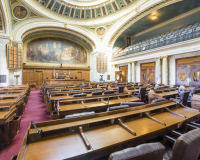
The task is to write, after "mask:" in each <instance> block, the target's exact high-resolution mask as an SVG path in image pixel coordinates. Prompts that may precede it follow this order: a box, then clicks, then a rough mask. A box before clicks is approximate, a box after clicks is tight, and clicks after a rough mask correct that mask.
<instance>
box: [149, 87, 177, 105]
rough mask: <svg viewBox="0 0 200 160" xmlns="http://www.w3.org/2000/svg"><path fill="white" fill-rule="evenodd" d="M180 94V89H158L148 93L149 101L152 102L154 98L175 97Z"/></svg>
mask: <svg viewBox="0 0 200 160" xmlns="http://www.w3.org/2000/svg"><path fill="white" fill-rule="evenodd" d="M176 95H178V91H177V90H175V89H158V90H150V91H149V93H148V96H149V103H151V102H152V100H154V99H161V98H166V99H170V98H175V96H176Z"/></svg>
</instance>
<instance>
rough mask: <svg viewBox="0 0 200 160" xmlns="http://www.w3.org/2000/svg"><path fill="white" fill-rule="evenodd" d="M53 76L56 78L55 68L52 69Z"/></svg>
mask: <svg viewBox="0 0 200 160" xmlns="http://www.w3.org/2000/svg"><path fill="white" fill-rule="evenodd" d="M53 76H54V77H56V71H55V67H53Z"/></svg>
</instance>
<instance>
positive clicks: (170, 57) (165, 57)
mask: <svg viewBox="0 0 200 160" xmlns="http://www.w3.org/2000/svg"><path fill="white" fill-rule="evenodd" d="M161 58H171V56H168V55H167V56H162V57H161Z"/></svg>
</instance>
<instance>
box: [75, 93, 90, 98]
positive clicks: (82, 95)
mask: <svg viewBox="0 0 200 160" xmlns="http://www.w3.org/2000/svg"><path fill="white" fill-rule="evenodd" d="M86 96H87V93H83V94H73V98H74V97H86Z"/></svg>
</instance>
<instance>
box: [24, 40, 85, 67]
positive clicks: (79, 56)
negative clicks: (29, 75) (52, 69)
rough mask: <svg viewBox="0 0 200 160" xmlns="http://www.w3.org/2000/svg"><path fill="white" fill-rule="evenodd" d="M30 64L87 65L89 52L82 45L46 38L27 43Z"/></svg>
mask: <svg viewBox="0 0 200 160" xmlns="http://www.w3.org/2000/svg"><path fill="white" fill-rule="evenodd" d="M26 54H27V62H28V63H52V64H53V63H54V64H55V63H57V64H60V63H62V64H66V65H87V50H86V49H85V48H84V47H83V46H81V45H80V44H78V43H76V42H73V41H70V40H68V39H63V38H58V37H44V38H38V39H34V40H32V41H30V42H28V43H27V45H26Z"/></svg>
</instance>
